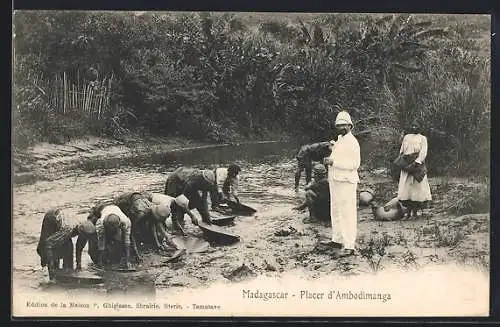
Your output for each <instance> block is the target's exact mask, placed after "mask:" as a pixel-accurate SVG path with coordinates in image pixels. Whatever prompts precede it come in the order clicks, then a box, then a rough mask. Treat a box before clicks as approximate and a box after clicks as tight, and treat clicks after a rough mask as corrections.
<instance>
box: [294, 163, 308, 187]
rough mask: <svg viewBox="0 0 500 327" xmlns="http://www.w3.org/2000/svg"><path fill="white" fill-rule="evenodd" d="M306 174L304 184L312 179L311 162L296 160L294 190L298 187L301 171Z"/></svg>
mask: <svg viewBox="0 0 500 327" xmlns="http://www.w3.org/2000/svg"><path fill="white" fill-rule="evenodd" d="M303 170H305V172H306V183H307V184H308V183H309V182H311V179H312V161H311V160H310V159H303V158H297V170H296V171H295V188H298V187H299V183H300V175H301V174H302V171H303Z"/></svg>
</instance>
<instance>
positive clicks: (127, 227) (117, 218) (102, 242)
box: [95, 204, 132, 269]
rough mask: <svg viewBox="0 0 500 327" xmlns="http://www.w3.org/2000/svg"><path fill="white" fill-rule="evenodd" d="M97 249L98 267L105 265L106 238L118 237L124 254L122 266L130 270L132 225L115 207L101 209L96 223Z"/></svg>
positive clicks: (107, 206)
mask: <svg viewBox="0 0 500 327" xmlns="http://www.w3.org/2000/svg"><path fill="white" fill-rule="evenodd" d="M95 226H96V232H97V249H98V252H99V263H98V264H99V265H100V266H104V265H105V263H106V259H107V258H106V255H105V254H106V252H105V249H106V242H107V241H108V238H117V236H119V237H120V240H121V246H122V247H123V250H124V252H125V258H124V265H125V268H127V269H128V268H130V233H131V229H132V224H131V222H130V219H129V218H128V217H127V216H126V215H125V214H124V213H123V212H122V211H121V210H120V208H119V207H118V206H116V205H113V204H112V205H106V206H104V207H103V208H102V210H101V214H100V217H99V219H97V221H96V224H95Z"/></svg>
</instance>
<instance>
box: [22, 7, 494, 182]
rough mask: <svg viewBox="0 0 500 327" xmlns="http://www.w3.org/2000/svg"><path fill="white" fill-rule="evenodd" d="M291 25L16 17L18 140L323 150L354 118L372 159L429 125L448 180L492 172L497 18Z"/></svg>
mask: <svg viewBox="0 0 500 327" xmlns="http://www.w3.org/2000/svg"><path fill="white" fill-rule="evenodd" d="M285 17H287V18H283V16H272V15H271V16H266V17H264V18H262V17H257V18H255V16H254V17H253V21H252V16H251V15H248V14H247V15H243V14H220V13H219V14H213V13H212V14H210V13H177V14H165V13H142V14H140V15H139V14H134V13H120V14H116V13H105V12H39V11H38V12H17V13H16V14H15V16H14V33H15V38H14V42H15V43H14V47H15V50H14V60H15V62H14V84H15V88H14V101H13V104H14V107H13V118H14V120H13V130H14V142H15V144H16V145H17V146H24V145H29V144H32V143H33V142H34V141H39V140H44V139H46V140H49V141H61V138H62V140H64V139H66V138H72V137H78V136H83V135H88V134H99V135H100V134H107V135H114V136H119V135H121V134H124V133H125V134H126V133H138V134H141V133H146V134H152V135H163V136H169V135H177V136H184V137H188V138H193V139H200V140H209V141H216V142H217V141H228V140H229V141H231V140H240V139H254V138H260V139H262V138H277V137H280V136H284V135H286V136H289V137H294V138H304V140H307V141H315V140H321V139H325V138H326V139H330V138H331V137H332V127H333V121H334V119H335V115H336V113H337V111H338V110H340V109H345V110H348V111H349V112H350V113H351V115H352V116H353V119H354V120H355V122H356V127H355V134H357V135H358V137H359V139H360V142H361V143H362V147H364V148H365V150H366V151H364V152H366V154H365V158H366V160H365V161H366V162H372V163H374V164H381V163H384V164H385V163H387V162H389V161H390V160H392V159H393V158H394V155H395V152H397V151H398V149H399V146H400V140H401V134H402V133H403V132H404V130H405V128H406V127H407V125H408V123H410V122H411V121H412V120H413V119H417V120H418V121H419V122H420V123H421V125H422V127H423V129H424V133H425V134H426V135H427V137H428V139H429V144H430V153H429V159H428V160H429V167H430V168H431V169H432V170H433V171H434V172H435V173H439V174H441V173H444V172H447V173H452V174H485V175H487V174H488V170H489V135H490V134H489V128H490V80H489V78H490V64H489V48H488V47H489V43H487V44H486V46H484V44H481V43H480V41H481V39H480V38H478V35H474V33H476V34H477V33H479V36H480V33H481V32H482V33H483V36H484V35H485V36H486V37H487V38H488V37H489V32H488V29H489V18H488V17H487V16H486V17H484V16H483V17H480V18H479V19H476V21H475V22H474V23H471V24H468V23H466V22H465V20H454V19H452V18H450V19H449V20H448V21H447V20H446V18H442V19H441V20H439V19H436V18H435V17H430V15H427V16H425V17H419V16H418V15H417V16H411V15H377V16H373V15H372V16H369V15H340V14H336V15H304V17H302V18H301V19H300V17H299V18H297V17H296V16H290V15H289V16H285ZM481 28H482V29H481ZM483 43H484V42H483ZM484 50H486V51H484Z"/></svg>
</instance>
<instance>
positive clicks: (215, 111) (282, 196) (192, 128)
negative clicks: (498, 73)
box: [12, 10, 491, 317]
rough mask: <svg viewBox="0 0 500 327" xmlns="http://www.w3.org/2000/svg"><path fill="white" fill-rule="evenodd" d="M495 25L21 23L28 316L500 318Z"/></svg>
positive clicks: (19, 239)
mask: <svg viewBox="0 0 500 327" xmlns="http://www.w3.org/2000/svg"><path fill="white" fill-rule="evenodd" d="M490 24H491V22H490V16H489V15H472V14H470V15H462V14H461V15H445V14H404V13H398V14H393V13H386V14H365V13H349V14H347V13H343V14H339V13H337V14H336V13H331V14H328V13H318V14H313V13H264V12H160V11H155V12H148V11H145V12H132V11H130V12H112V11H57V10H55V11H54V10H53V11H39V10H37V11H27V10H20V11H15V12H14V14H13V35H12V36H13V102H12V103H13V107H12V126H13V128H12V137H13V138H12V139H13V144H12V158H13V162H12V165H13V170H12V171H13V186H12V188H13V211H12V222H13V230H12V272H13V277H12V278H13V279H12V291H13V292H12V294H13V297H12V304H13V310H12V314H13V316H14V317H30V316H38V317H40V316H42V317H74V316H78V317H82V316H83V317H95V316H115V317H123V316H142V317H177V316H180V317H186V316H197V317H199V316H207V317H208V316H222V317H229V316H247V317H248V316H253V317H256V316H259V317H266V316H284V317H353V316H373V317H397V316H424V317H425V316H434V317H435V316H447V317H450V316H461V317H463V316H488V314H489V295H490V294H489V293H490V291H489V285H490V284H489V270H490V259H489V258H490V244H489V239H490V228H489V226H490V189H489V185H490V176H489V171H490V170H489V168H490V167H489V165H490V134H489V133H490V113H491V107H490V92H491V83H490V57H491V53H490V41H491V26H490Z"/></svg>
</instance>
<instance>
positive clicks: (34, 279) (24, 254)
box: [12, 149, 489, 296]
mask: <svg viewBox="0 0 500 327" xmlns="http://www.w3.org/2000/svg"><path fill="white" fill-rule="evenodd" d="M272 152H273V154H270V153H272ZM293 155H294V150H290V149H283V150H282V151H277V150H276V149H274V150H273V151H268V152H267V153H266V152H263V154H262V155H260V156H259V155H257V154H256V153H254V154H252V155H248V156H246V157H244V159H243V160H242V161H239V162H238V163H239V164H240V165H241V166H242V168H243V172H242V176H241V191H240V198H241V200H242V202H243V203H245V204H247V205H249V206H251V207H253V208H255V209H257V213H255V214H254V215H252V216H237V217H236V218H235V219H234V222H233V224H229V225H227V226H221V227H219V228H224V229H225V230H227V231H228V232H230V233H233V234H235V235H238V236H239V237H240V240H239V241H238V242H236V243H232V244H229V245H219V244H217V243H214V242H208V240H205V234H204V233H203V231H202V230H200V228H198V227H196V226H194V225H192V224H191V223H190V221H189V219H186V228H185V229H186V232H187V234H188V235H189V239H186V240H178V242H181V243H183V244H184V245H186V244H187V245H188V246H187V247H191V250H188V251H187V253H186V254H184V255H182V256H180V257H179V258H177V259H175V260H170V261H169V260H168V259H169V257H170V256H172V255H173V253H174V251H173V250H172V251H171V252H168V251H166V252H162V253H156V252H154V251H152V250H149V249H146V248H143V249H142V251H143V259H142V261H141V262H139V263H138V264H137V266H136V271H134V272H107V273H104V275H102V276H103V279H104V282H103V283H100V284H97V285H95V284H94V285H92V284H89V285H82V284H79V285H69V284H67V283H66V284H64V283H50V282H49V281H48V272H47V270H46V269H42V268H41V266H40V260H39V257H38V256H37V254H36V244H37V241H38V236H39V233H40V227H41V221H42V218H43V215H44V213H45V212H46V211H47V210H48V209H50V208H52V207H61V208H63V209H64V210H65V211H66V213H67V216H68V217H70V219H72V220H74V221H75V222H76V221H78V220H82V219H85V218H86V216H87V212H88V210H89V209H90V208H91V207H92V206H93V205H94V204H95V203H96V202H98V201H100V200H104V199H109V198H112V197H113V196H116V195H118V194H120V193H121V192H129V191H131V190H149V191H153V192H162V191H163V188H164V183H165V181H166V179H167V176H168V174H169V173H170V172H171V171H173V170H174V169H175V168H176V167H177V166H178V165H179V164H185V165H192V166H195V167H200V168H208V167H213V166H214V164H215V163H225V162H228V161H229V160H231V158H234V153H233V155H229V154H228V155H227V156H223V155H220V156H219V155H216V154H213V155H212V156H213V157H212V158H211V160H212V162H210V163H207V162H206V160H201V161H196V160H195V159H193V158H190V159H189V160H190V161H192V162H189V163H188V162H184V163H182V162H176V163H175V164H170V165H165V164H158V163H153V164H148V165H142V166H134V165H131V166H126V165H121V166H120V167H116V168H108V169H105V170H102V169H95V170H93V171H91V172H81V173H79V174H78V175H76V176H66V177H61V178H59V179H57V180H54V181H38V182H36V183H33V184H30V185H16V186H15V187H14V199H13V235H14V236H13V240H12V241H13V256H12V259H13V284H14V287H15V288H19V289H24V290H31V291H50V290H54V291H61V290H64V291H65V292H66V293H68V294H73V293H75V294H76V293H82V292H83V293H89V294H108V295H113V294H138V295H141V296H154V295H155V294H156V293H157V292H158V290H162V289H170V290H173V289H180V288H185V287H189V288H203V287H207V286H209V285H211V284H214V283H237V282H240V281H243V280H248V279H252V278H255V277H256V276H259V275H264V276H268V277H279V276H281V275H282V274H283V273H285V272H286V273H290V272H294V271H297V273H299V272H300V274H306V276H304V277H305V278H307V279H315V278H319V277H321V276H325V275H336V274H339V275H359V274H372V273H376V272H377V271H380V270H383V269H387V268H395V267H396V268H398V269H419V268H421V267H423V266H426V265H432V264H435V263H452V262H453V263H459V264H464V265H469V266H474V267H476V268H477V269H480V270H484V271H487V270H488V268H489V213H488V212H485V213H480V214H471V215H466V216H455V215H451V214H448V213H446V212H443V206H444V204H443V201H444V200H443V199H444V197H445V196H446V193H448V191H447V192H441V191H440V188H441V187H442V184H443V181H442V180H441V179H439V178H430V182H431V188H432V192H433V196H434V198H435V201H434V204H433V206H431V207H430V208H429V209H426V211H425V213H424V216H423V217H422V218H420V219H418V220H415V221H394V222H379V221H375V220H373V215H372V210H371V208H370V207H362V206H360V207H359V210H358V219H359V224H358V243H359V244H358V251H356V253H355V255H354V256H350V257H338V256H337V255H336V253H335V250H332V248H331V247H329V246H325V245H324V242H327V241H329V240H330V235H331V227H329V226H326V225H324V224H321V223H310V224H306V223H303V222H302V220H303V219H304V218H306V217H307V216H308V213H307V211H305V212H302V213H299V212H297V211H295V210H293V207H294V206H296V205H297V204H298V203H300V202H301V201H302V200H303V197H304V193H303V191H300V192H299V193H295V191H294V189H293V174H294V170H295V162H294V159H293ZM360 175H361V184H360V186H359V188H358V191H359V190H362V189H364V188H366V187H370V188H372V189H373V190H375V201H376V202H377V203H379V204H383V203H385V201H388V200H390V199H392V197H394V196H395V194H396V189H397V184H396V182H394V181H393V180H391V179H390V178H389V177H388V176H385V175H384V174H383V171H381V172H378V173H374V172H373V171H362V172H361V173H360ZM302 183H303V181H302ZM455 184H456V185H462V184H463V181H461V180H456V181H449V180H447V181H446V185H447V187H448V190H449V189H454V185H455ZM302 186H303V184H302ZM457 187H458V186H457ZM168 227H170V225H169V226H168ZM83 267H84V270H87V271H92V269H93V268H92V267H93V265H92V263H91V262H90V259H89V258H88V255H87V254H86V249H85V250H84V255H83ZM304 272H305V273H304ZM96 274H97V272H96ZM101 274H102V273H101Z"/></svg>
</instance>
